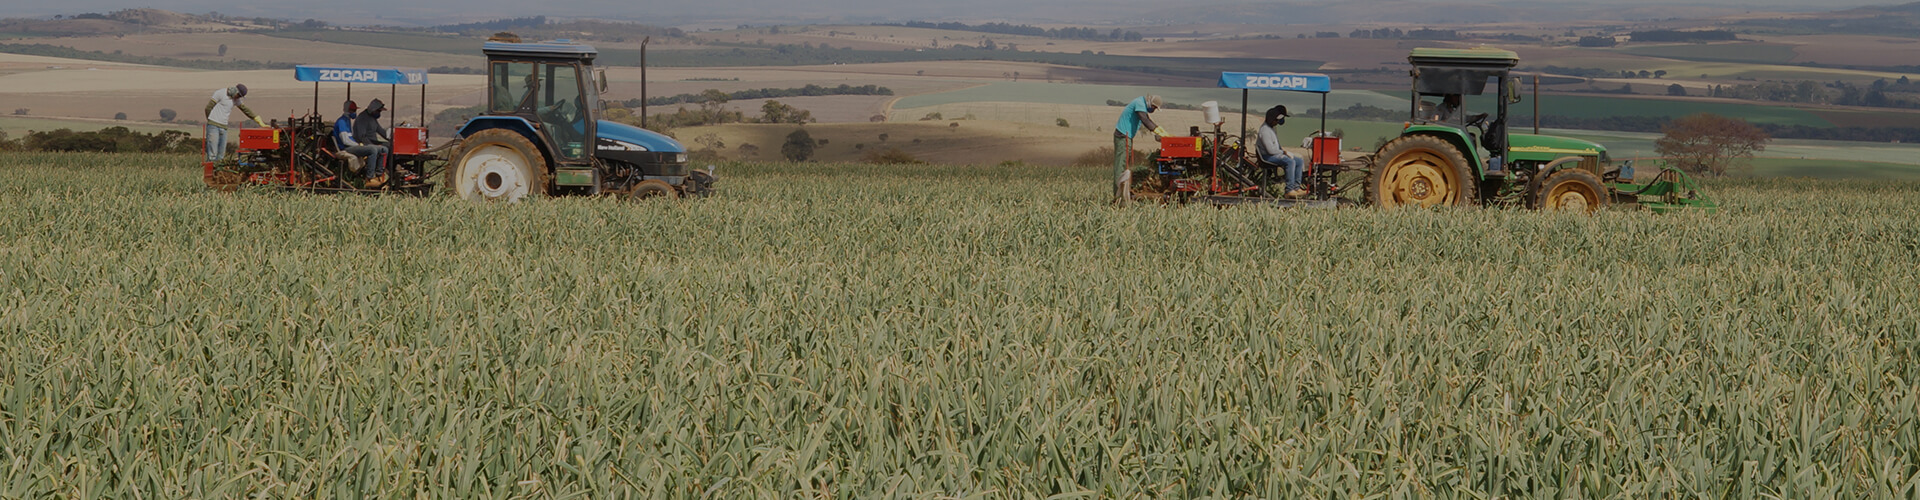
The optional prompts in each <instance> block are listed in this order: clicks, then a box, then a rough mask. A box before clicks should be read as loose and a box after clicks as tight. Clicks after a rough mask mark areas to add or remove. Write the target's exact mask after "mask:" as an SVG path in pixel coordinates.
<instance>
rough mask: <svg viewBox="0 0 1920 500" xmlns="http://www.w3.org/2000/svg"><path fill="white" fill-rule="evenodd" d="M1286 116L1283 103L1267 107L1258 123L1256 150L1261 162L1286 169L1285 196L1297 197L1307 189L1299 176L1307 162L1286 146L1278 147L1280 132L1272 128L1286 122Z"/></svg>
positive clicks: (1305, 192)
mask: <svg viewBox="0 0 1920 500" xmlns="http://www.w3.org/2000/svg"><path fill="white" fill-rule="evenodd" d="M1287 116H1289V115H1288V114H1287V107H1286V106H1285V105H1280V106H1274V107H1272V108H1268V109H1267V119H1266V121H1265V122H1263V123H1261V124H1260V142H1259V146H1258V147H1259V149H1258V150H1257V152H1258V154H1259V155H1260V161H1261V162H1265V163H1267V164H1270V165H1274V166H1276V167H1280V168H1284V169H1286V171H1287V193H1286V194H1287V197H1290V198H1299V197H1301V196H1306V195H1307V190H1306V189H1304V188H1302V187H1300V177H1301V176H1302V175H1303V174H1304V173H1305V171H1306V166H1307V162H1306V160H1305V159H1302V158H1300V157H1298V156H1294V155H1293V154H1292V153H1288V152H1287V150H1286V148H1282V147H1280V134H1279V133H1278V132H1275V131H1274V129H1273V128H1274V127H1278V126H1280V124H1283V123H1286V122H1287Z"/></svg>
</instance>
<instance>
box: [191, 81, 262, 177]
mask: <svg viewBox="0 0 1920 500" xmlns="http://www.w3.org/2000/svg"><path fill="white" fill-rule="evenodd" d="M246 96H247V86H246V84H239V85H234V86H232V87H227V88H224V89H220V90H215V91H213V97H211V98H208V99H207V135H206V141H205V146H206V149H207V161H220V158H222V157H224V156H226V155H227V135H228V130H229V127H228V126H227V120H228V119H229V118H231V117H232V115H233V108H240V112H241V113H246V115H247V117H248V118H252V119H253V122H254V123H258V124H260V126H262V127H265V126H267V122H266V121H265V120H261V119H260V115H256V114H253V110H251V109H247V105H245V104H241V103H240V98H242V97H246Z"/></svg>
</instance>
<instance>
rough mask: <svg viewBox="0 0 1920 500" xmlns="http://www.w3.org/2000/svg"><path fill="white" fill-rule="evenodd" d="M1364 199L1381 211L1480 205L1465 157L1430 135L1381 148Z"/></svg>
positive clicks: (1398, 141) (1391, 143) (1399, 140)
mask: <svg viewBox="0 0 1920 500" xmlns="http://www.w3.org/2000/svg"><path fill="white" fill-rule="evenodd" d="M1376 158H1378V159H1379V160H1378V161H1379V163H1377V164H1376V165H1374V168H1373V175H1371V176H1368V177H1367V199H1368V200H1371V201H1372V202H1373V204H1374V205H1375V206H1379V207H1381V208H1394V207H1401V206H1416V207H1422V208H1426V207H1439V206H1469V205H1475V204H1477V203H1479V200H1480V197H1479V195H1478V191H1479V189H1478V188H1479V184H1480V182H1479V181H1478V180H1476V179H1474V176H1473V167H1472V166H1471V165H1470V164H1468V163H1467V157H1466V155H1463V154H1461V153H1460V150H1459V149H1456V148H1454V147H1453V144H1452V143H1449V142H1447V141H1445V140H1442V139H1441V138H1439V137H1435V136H1431V135H1410V136H1405V137H1401V138H1399V139H1394V140H1393V142H1389V143H1387V145H1386V147H1382V148H1380V154H1379V155H1377V156H1376Z"/></svg>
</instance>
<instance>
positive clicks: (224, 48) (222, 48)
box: [220, 43, 227, 57]
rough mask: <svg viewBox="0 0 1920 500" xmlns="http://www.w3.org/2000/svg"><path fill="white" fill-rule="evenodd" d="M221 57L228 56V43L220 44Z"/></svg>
mask: <svg viewBox="0 0 1920 500" xmlns="http://www.w3.org/2000/svg"><path fill="white" fill-rule="evenodd" d="M220 57H227V44H224V43H223V44H220Z"/></svg>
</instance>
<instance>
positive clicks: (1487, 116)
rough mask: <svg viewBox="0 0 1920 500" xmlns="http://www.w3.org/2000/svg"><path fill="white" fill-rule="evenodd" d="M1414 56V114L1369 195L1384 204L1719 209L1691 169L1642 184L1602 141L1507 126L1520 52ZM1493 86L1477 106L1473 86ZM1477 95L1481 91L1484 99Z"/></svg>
mask: <svg viewBox="0 0 1920 500" xmlns="http://www.w3.org/2000/svg"><path fill="white" fill-rule="evenodd" d="M1407 61H1408V62H1410V63H1412V64H1413V71H1412V75H1413V100H1412V108H1413V109H1412V117H1411V119H1410V120H1408V123H1407V127H1406V129H1404V130H1402V131H1401V132H1400V136H1399V137H1398V138H1396V139H1394V140H1392V141H1389V142H1387V144H1386V145H1384V146H1382V147H1381V148H1380V151H1379V152H1378V153H1377V154H1376V155H1375V156H1374V162H1373V165H1372V169H1371V170H1372V172H1371V173H1370V174H1369V176H1368V179H1367V198H1368V199H1369V200H1370V201H1372V203H1373V204H1375V205H1378V206H1381V207H1387V208H1391V207H1399V206H1416V207H1434V206H1449V205H1451V206H1464V205H1482V204H1484V205H1498V206H1525V207H1527V208H1534V209H1544V210H1579V211H1586V212H1591V211H1594V210H1598V209H1601V208H1606V207H1608V206H1609V205H1613V204H1629V203H1637V204H1639V205H1643V206H1647V207H1649V208H1651V209H1653V210H1654V211H1655V212H1669V211H1676V210H1712V209H1714V208H1715V207H1716V205H1715V204H1714V203H1713V201H1712V200H1709V199H1707V198H1706V197H1705V196H1703V195H1701V194H1700V193H1699V186H1698V184H1696V183H1695V182H1694V181H1693V179H1691V178H1689V177H1688V176H1687V175H1686V174H1685V173H1682V172H1680V171H1679V170H1675V169H1672V168H1662V169H1661V172H1660V174H1659V175H1658V176H1657V177H1656V178H1655V179H1654V180H1653V181H1652V182H1649V183H1647V184H1635V183H1634V179H1633V177H1634V173H1633V164H1632V162H1630V161H1629V162H1624V163H1622V164H1620V165H1614V164H1613V161H1612V158H1610V157H1608V156H1607V149H1606V148H1605V147H1602V146H1601V145H1599V144H1595V143H1593V142H1589V141H1583V140H1579V139H1572V138H1566V137H1553V136H1546V135H1537V134H1513V133H1509V132H1508V127H1509V124H1508V116H1509V115H1508V113H1507V110H1508V105H1511V104H1515V103H1518V102H1520V81H1519V79H1518V78H1511V77H1510V76H1509V73H1511V72H1512V70H1513V67H1514V66H1515V65H1516V64H1519V62H1520V57H1519V56H1518V55H1517V54H1514V53H1513V52H1512V51H1508V50H1500V49H1493V48H1484V47H1483V48H1472V49H1437V48H1419V49H1414V50H1413V53H1412V54H1411V55H1410V56H1408V57H1407ZM1490 88H1491V90H1493V91H1494V96H1495V97H1496V98H1495V99H1493V100H1492V102H1493V103H1494V109H1492V110H1490V112H1481V113H1478V114H1472V113H1469V112H1468V110H1467V107H1466V104H1467V102H1468V100H1467V96H1478V95H1483V94H1485V93H1486V92H1487V91H1488V90H1490ZM1476 101H1478V100H1476Z"/></svg>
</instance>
